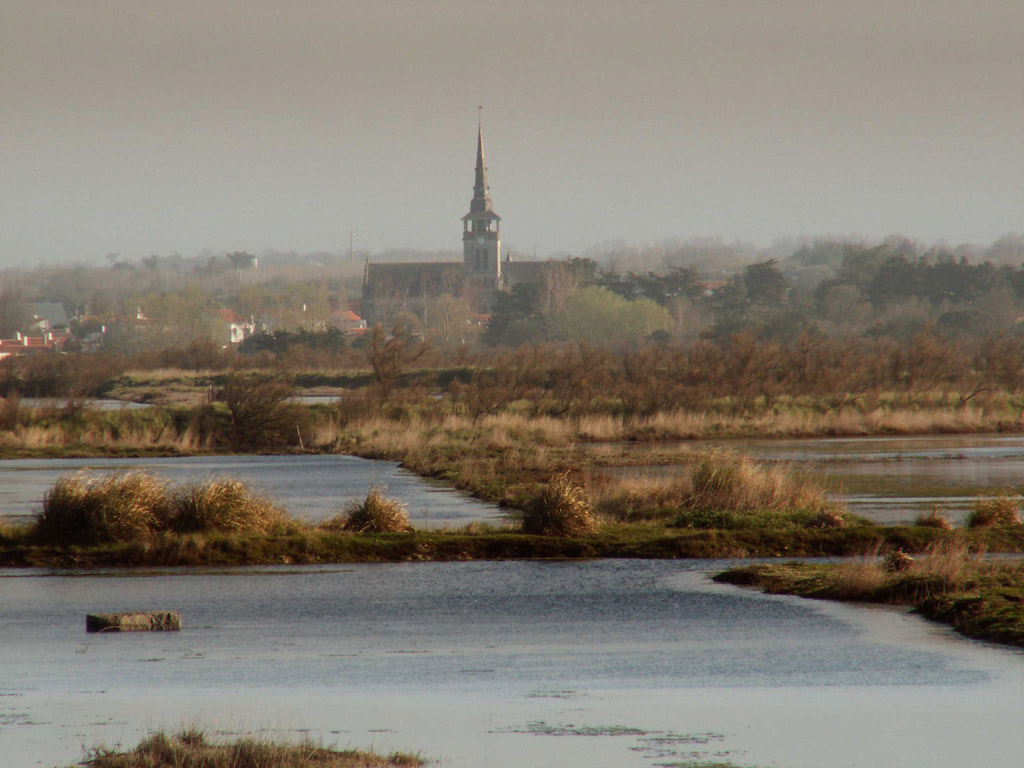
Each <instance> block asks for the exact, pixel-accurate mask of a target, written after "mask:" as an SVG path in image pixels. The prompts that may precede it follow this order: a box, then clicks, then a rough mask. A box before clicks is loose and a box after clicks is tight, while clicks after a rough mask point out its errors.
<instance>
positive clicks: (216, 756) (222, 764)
mask: <svg viewBox="0 0 1024 768" xmlns="http://www.w3.org/2000/svg"><path fill="white" fill-rule="evenodd" d="M423 764H424V763H423V760H421V759H420V758H419V757H418V756H416V755H412V754H407V753H401V752H395V753H393V754H391V755H376V754H373V753H370V752H362V751H358V750H353V749H346V750H334V749H329V748H327V747H324V746H323V745H322V744H317V743H315V742H312V741H304V742H300V743H297V744H289V743H281V742H274V741H270V740H269V739H263V738H257V737H248V738H242V739H238V740H236V741H229V742H215V741H211V740H209V739H208V738H207V737H206V735H205V734H204V733H203V732H202V731H200V730H198V729H195V728H190V729H188V730H185V731H182V732H181V733H178V734H173V735H168V734H167V733H164V732H162V731H161V732H158V733H154V734H153V735H151V736H149V737H148V738H146V739H144V740H143V741H142V742H140V743H139V745H138V746H137V747H135V749H132V750H129V751H122V750H112V749H105V748H99V749H96V750H93V751H92V753H91V754H90V755H89V756H88V758H87V759H86V761H85V762H84V763H83V765H85V766H86V768H415V767H416V766H421V765H423Z"/></svg>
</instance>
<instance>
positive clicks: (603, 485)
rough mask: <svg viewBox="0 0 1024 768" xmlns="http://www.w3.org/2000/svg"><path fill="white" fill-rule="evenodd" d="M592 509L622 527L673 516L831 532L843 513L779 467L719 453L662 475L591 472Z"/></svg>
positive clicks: (710, 523) (695, 523)
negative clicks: (795, 526) (624, 524)
mask: <svg viewBox="0 0 1024 768" xmlns="http://www.w3.org/2000/svg"><path fill="white" fill-rule="evenodd" d="M586 477H587V489H588V491H589V492H590V494H591V498H592V499H593V502H594V507H595V509H597V510H598V512H599V513H600V514H601V515H602V516H605V517H610V518H612V519H616V520H621V521H625V522H635V521H641V520H651V519H664V518H668V517H677V521H678V522H679V524H681V525H685V526H688V527H699V528H706V527H723V528H732V527H757V526H758V525H763V526H766V527H779V526H786V525H802V526H807V527H814V528H836V527H841V526H843V525H844V524H845V517H844V510H843V508H842V507H841V506H840V505H837V504H835V503H833V502H830V501H829V500H828V495H827V494H826V492H825V491H824V489H823V488H822V487H821V486H820V485H818V484H817V483H814V482H812V481H810V480H809V479H807V478H804V477H800V476H797V475H794V474H792V473H790V472H788V471H787V470H786V469H785V468H783V467H766V466H762V465H759V464H757V463H756V462H754V461H752V460H750V459H748V458H745V457H741V456H734V455H732V454H729V453H726V452H724V451H709V452H706V453H703V454H699V455H697V456H696V457H695V460H694V461H693V462H692V463H691V464H690V465H689V466H683V467H680V468H678V469H677V470H675V471H670V472H667V473H663V474H651V473H647V474H640V475H637V474H622V475H618V476H613V475H609V474H608V473H607V472H603V471H599V472H591V473H590V474H589V475H587V476H586Z"/></svg>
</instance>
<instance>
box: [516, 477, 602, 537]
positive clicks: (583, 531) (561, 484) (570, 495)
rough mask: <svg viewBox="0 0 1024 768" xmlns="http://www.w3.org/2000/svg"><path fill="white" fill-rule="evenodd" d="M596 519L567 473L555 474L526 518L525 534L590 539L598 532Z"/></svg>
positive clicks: (583, 495)
mask: <svg viewBox="0 0 1024 768" xmlns="http://www.w3.org/2000/svg"><path fill="white" fill-rule="evenodd" d="M597 529H598V524H597V519H596V518H595V517H594V514H593V512H592V510H591V506H590V501H589V500H588V499H587V496H586V494H585V493H584V491H583V489H582V488H580V487H579V486H578V485H577V484H576V483H574V482H573V480H572V478H571V477H570V476H569V474H568V473H566V472H563V473H560V474H557V475H555V476H554V477H553V478H551V480H550V481H548V483H547V485H545V486H544V488H543V490H541V492H540V494H539V495H538V496H537V498H536V499H534V500H533V501H532V502H531V503H530V504H529V506H528V507H527V509H526V512H525V513H524V515H523V522H522V530H523V533H529V534H534V535H538V536H563V537H575V536H587V535H589V534H592V533H596V532H597Z"/></svg>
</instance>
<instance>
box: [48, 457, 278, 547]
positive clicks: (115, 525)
mask: <svg viewBox="0 0 1024 768" xmlns="http://www.w3.org/2000/svg"><path fill="white" fill-rule="evenodd" d="M289 523H290V521H289V519H288V517H287V516H286V515H285V513H284V512H283V511H281V510H280V509H278V508H277V507H275V506H274V505H273V504H272V503H271V502H270V501H269V500H267V499H265V498H263V497H262V496H260V495H258V494H254V493H252V492H251V491H249V489H248V488H246V486H245V485H244V484H243V483H241V482H239V481H238V480H231V479H227V478H214V479H208V480H206V481H204V482H202V483H198V484H192V485H187V486H184V487H181V488H173V487H171V486H170V485H169V484H168V483H167V482H166V481H164V480H161V479H160V478H158V477H155V476H154V475H152V474H150V473H148V472H123V473H120V474H110V475H99V476H90V475H88V474H86V473H78V474H75V475H69V476H65V477H62V478H60V479H59V480H58V481H57V483H56V484H55V485H54V487H53V489H52V490H51V491H49V492H48V493H47V494H46V496H45V498H44V499H43V508H42V511H41V512H40V513H39V514H38V515H37V516H36V519H35V524H34V526H33V528H32V538H33V539H35V540H36V541H38V542H41V543H45V544H56V545H63V546H67V545H81V546H88V545H96V544H110V543H117V542H138V541H143V542H145V541H150V540H151V539H152V538H153V537H154V536H156V535H158V534H164V533H177V534H181V533H270V532H272V531H274V530H277V529H280V528H283V527H286V526H287V525H288V524H289Z"/></svg>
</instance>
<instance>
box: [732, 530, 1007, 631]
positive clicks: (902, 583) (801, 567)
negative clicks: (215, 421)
mask: <svg viewBox="0 0 1024 768" xmlns="http://www.w3.org/2000/svg"><path fill="white" fill-rule="evenodd" d="M876 552H877V553H878V554H876V555H875V556H872V557H864V558H860V559H857V560H853V561H849V562H843V563H838V564H831V565H821V564H808V563H783V564H777V565H776V564H772V565H753V566H745V567H742V568H735V569H732V570H729V571H726V572H725V573H721V574H719V575H718V576H716V577H715V580H716V581H719V582H722V583H727V584H737V585H745V586H756V587H759V588H761V589H763V590H765V591H766V592H770V593H774V594H790V595H799V596H801V597H808V598H816V599H823V600H842V601H854V602H868V603H883V604H890V605H909V606H912V607H913V608H914V610H915V611H916V612H918V613H920V614H921V615H922V616H925V617H926V618H929V619H932V620H934V621H939V622H942V623H945V624H948V625H950V626H951V627H953V628H954V629H955V630H956V631H957V632H960V633H962V634H964V635H966V636H967V637H973V638H978V639H981V640H989V641H993V642H997V643H1004V644H1007V645H1013V646H1017V647H1024V564H1022V563H1021V562H1020V561H1017V560H1014V561H1012V562H1005V561H1002V562H1000V561H998V560H996V561H992V560H990V559H986V558H985V557H984V556H983V555H982V554H980V553H979V552H977V551H972V548H971V546H970V542H969V540H968V539H966V538H964V537H962V536H954V537H951V538H949V539H946V540H944V541H941V542H935V543H933V544H932V545H930V546H929V547H928V548H927V550H926V551H925V552H924V553H922V554H921V555H920V556H917V557H911V556H908V555H906V554H905V553H903V552H901V551H899V550H890V551H889V552H888V554H882V552H883V550H876Z"/></svg>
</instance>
